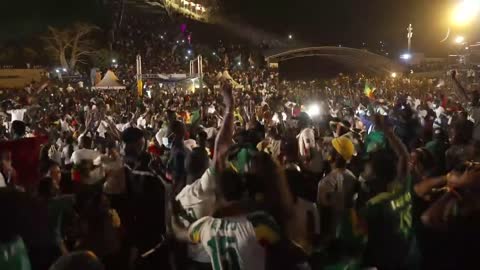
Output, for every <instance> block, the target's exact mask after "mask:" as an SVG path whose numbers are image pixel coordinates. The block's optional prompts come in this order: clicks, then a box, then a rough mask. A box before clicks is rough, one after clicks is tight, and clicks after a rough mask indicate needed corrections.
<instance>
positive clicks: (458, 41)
mask: <svg viewBox="0 0 480 270" xmlns="http://www.w3.org/2000/svg"><path fill="white" fill-rule="evenodd" d="M463 42H465V37H463V36H458V37H456V38H455V43H457V44H462V43H463Z"/></svg>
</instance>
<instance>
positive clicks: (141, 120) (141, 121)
mask: <svg viewBox="0 0 480 270" xmlns="http://www.w3.org/2000/svg"><path fill="white" fill-rule="evenodd" d="M146 125H147V120H145V118H143V117H142V116H140V117H139V118H138V119H137V127H138V128H141V129H144V128H145V127H146Z"/></svg>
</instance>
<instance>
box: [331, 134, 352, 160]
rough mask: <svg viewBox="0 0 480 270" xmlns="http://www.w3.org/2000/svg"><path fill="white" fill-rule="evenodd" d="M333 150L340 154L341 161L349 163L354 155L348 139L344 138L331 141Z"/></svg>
mask: <svg viewBox="0 0 480 270" xmlns="http://www.w3.org/2000/svg"><path fill="white" fill-rule="evenodd" d="M332 145H333V148H335V150H336V151H337V153H338V154H340V155H341V156H342V157H343V159H345V160H346V161H350V159H352V156H353V155H354V154H355V146H353V143H352V141H351V140H350V139H348V138H346V137H338V138H335V139H333V140H332Z"/></svg>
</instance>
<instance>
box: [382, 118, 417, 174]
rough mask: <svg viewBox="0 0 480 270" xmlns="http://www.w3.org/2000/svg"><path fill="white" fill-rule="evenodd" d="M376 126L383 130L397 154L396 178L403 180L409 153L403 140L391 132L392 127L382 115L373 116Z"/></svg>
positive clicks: (406, 172)
mask: <svg viewBox="0 0 480 270" xmlns="http://www.w3.org/2000/svg"><path fill="white" fill-rule="evenodd" d="M375 123H376V126H377V127H378V128H379V129H380V130H381V131H383V133H384V134H385V137H386V138H387V140H388V143H389V145H390V147H391V148H392V150H393V151H394V152H395V155H396V156H397V159H398V161H397V175H396V177H395V178H396V180H399V181H404V180H405V179H406V177H407V175H408V159H409V157H410V154H409V153H408V150H407V148H406V147H405V145H404V144H403V142H402V141H401V140H400V139H399V138H398V137H397V136H396V135H395V133H393V129H392V128H391V127H389V126H388V125H387V124H386V123H385V117H384V116H382V115H376V116H375Z"/></svg>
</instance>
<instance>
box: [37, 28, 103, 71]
mask: <svg viewBox="0 0 480 270" xmlns="http://www.w3.org/2000/svg"><path fill="white" fill-rule="evenodd" d="M98 30H99V28H98V27H97V26H95V25H91V24H85V23H76V24H74V25H72V26H71V27H68V28H65V29H59V28H55V27H48V35H47V36H46V37H44V38H43V39H44V41H45V44H46V49H47V50H48V51H49V52H50V53H51V54H52V56H53V57H54V59H55V61H56V62H57V63H59V64H60V65H61V66H62V67H63V68H67V69H68V70H75V67H76V65H77V64H78V63H85V62H84V61H85V60H86V56H88V55H90V54H92V53H94V40H93V38H92V34H93V33H94V32H96V31H98Z"/></svg>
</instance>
